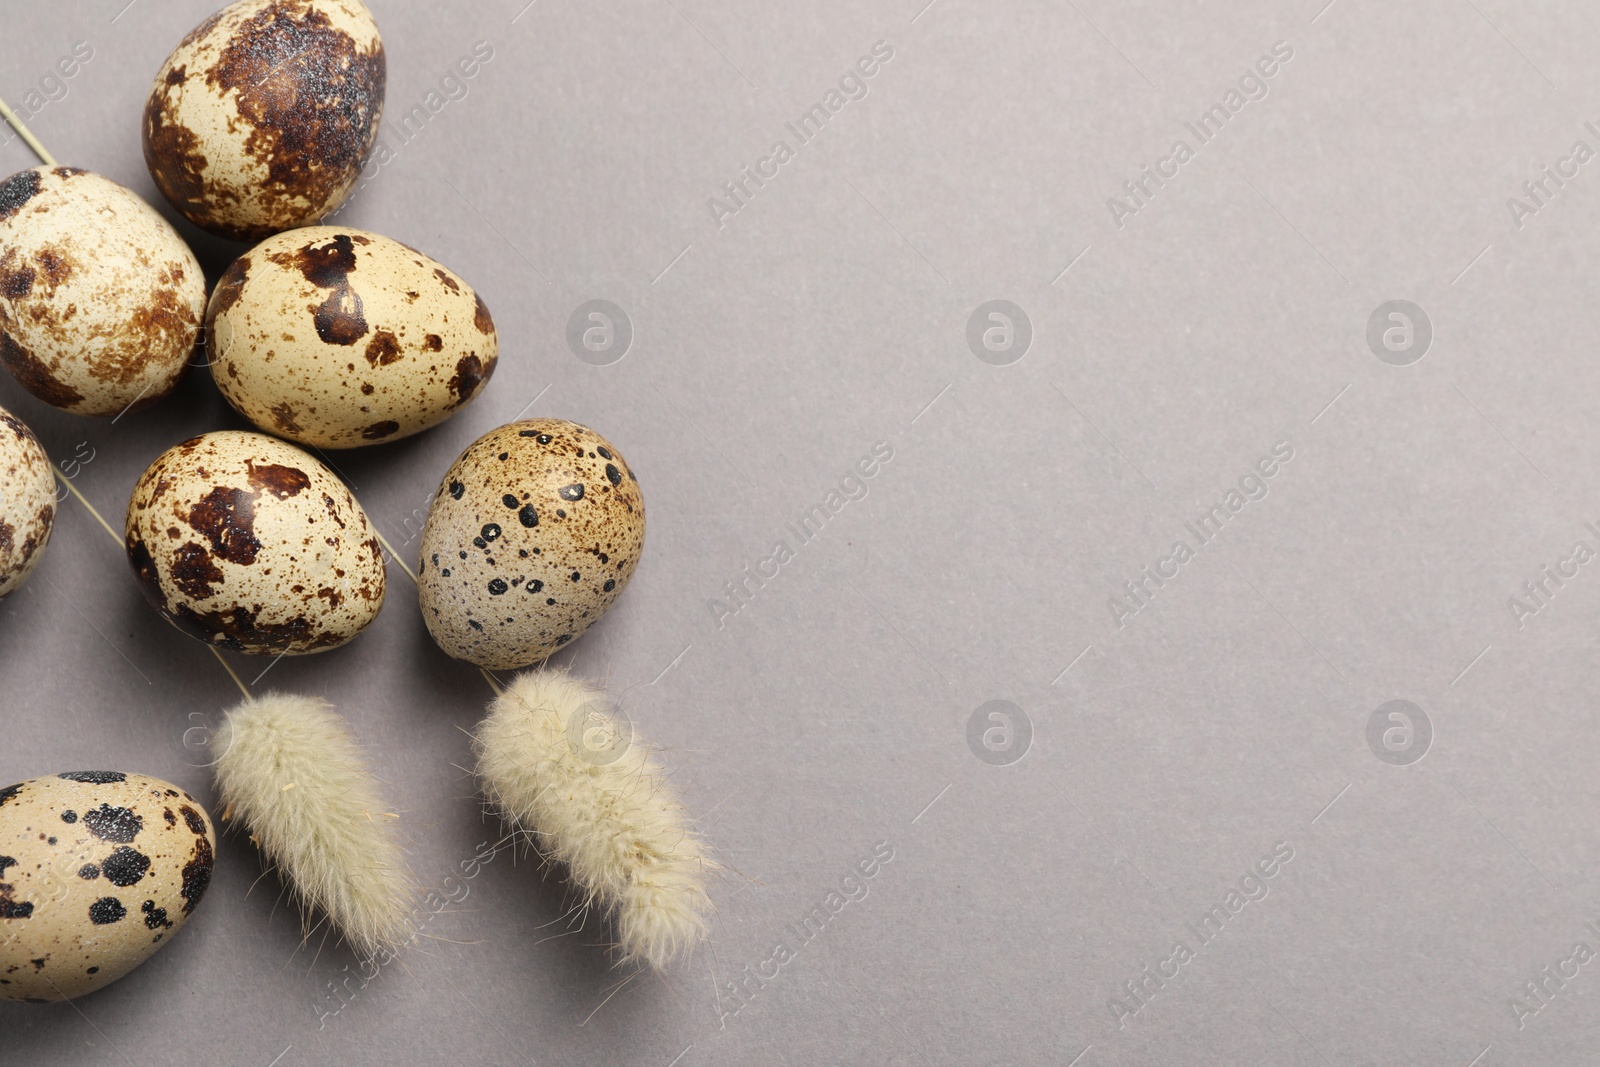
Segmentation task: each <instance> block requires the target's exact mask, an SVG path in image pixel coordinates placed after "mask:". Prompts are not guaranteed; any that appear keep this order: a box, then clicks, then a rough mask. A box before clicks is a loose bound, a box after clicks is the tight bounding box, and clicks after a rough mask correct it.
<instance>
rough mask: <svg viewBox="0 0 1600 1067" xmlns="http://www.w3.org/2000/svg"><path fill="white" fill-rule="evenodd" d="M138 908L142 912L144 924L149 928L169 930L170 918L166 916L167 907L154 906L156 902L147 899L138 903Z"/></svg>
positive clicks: (170, 926)
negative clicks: (140, 903)
mask: <svg viewBox="0 0 1600 1067" xmlns="http://www.w3.org/2000/svg"><path fill="white" fill-rule="evenodd" d="M139 910H140V911H142V912H143V913H144V925H145V928H146V929H149V930H170V929H172V920H171V919H169V918H167V909H166V908H158V907H156V902H155V901H153V900H147V901H145V902H144V903H143V904H142V905H140V907H139Z"/></svg>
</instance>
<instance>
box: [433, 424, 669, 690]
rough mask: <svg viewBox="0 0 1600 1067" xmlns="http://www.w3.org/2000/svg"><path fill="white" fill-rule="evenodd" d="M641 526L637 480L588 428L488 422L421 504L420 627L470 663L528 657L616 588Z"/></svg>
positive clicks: (580, 626) (640, 545)
mask: <svg viewBox="0 0 1600 1067" xmlns="http://www.w3.org/2000/svg"><path fill="white" fill-rule="evenodd" d="M644 525H645V523H644V497H643V496H642V495H641V494H640V492H639V482H638V479H637V478H635V477H634V475H633V471H632V470H631V469H630V468H629V466H628V464H627V462H626V461H625V460H624V459H623V458H622V454H621V453H620V452H618V451H617V449H616V447H615V446H614V445H612V444H611V442H609V441H607V440H606V439H605V438H604V437H601V436H600V435H599V434H597V433H595V432H594V431H593V430H591V429H589V428H588V427H585V426H579V425H578V424H577V423H575V422H567V421H566V420H564V419H529V420H527V421H524V422H513V423H511V424H509V425H506V426H501V427H500V428H499V429H496V430H491V431H489V432H488V433H486V434H484V435H483V436H482V437H480V438H478V440H476V441H474V442H473V443H472V445H471V446H470V447H469V448H468V449H467V450H466V451H465V452H463V453H462V454H461V456H460V458H458V459H457V460H456V461H455V464H454V465H453V466H451V468H450V471H449V473H447V474H446V475H445V477H444V481H443V482H441V483H440V485H439V491H438V492H437V493H436V494H435V495H434V498H433V503H432V504H431V505H430V506H429V509H428V521H427V524H426V525H425V526H424V527H423V531H422V559H421V563H420V564H419V566H418V568H417V576H418V577H417V582H418V587H419V591H420V595H421V602H422V618H423V620H424V622H426V623H427V626H428V632H429V633H431V634H432V635H433V639H434V640H435V641H436V642H438V644H439V647H440V648H442V649H444V650H445V651H446V652H448V653H449V654H450V655H452V656H454V657H455V658H456V659H461V660H466V661H467V662H468V663H474V664H477V665H478V666H480V667H487V668H489V669H491V670H513V669H515V668H519V667H526V666H528V665H529V664H531V663H537V662H539V661H540V660H543V659H545V658H546V657H548V656H549V655H550V654H551V653H552V652H554V651H556V650H557V649H559V648H562V647H563V646H565V645H566V644H567V643H568V642H570V641H572V640H574V639H575V638H577V637H578V636H580V635H581V634H582V633H583V632H584V631H585V630H587V629H588V628H589V627H591V626H593V625H594V624H595V623H596V622H597V621H599V619H600V616H601V615H603V614H605V612H606V611H607V609H609V608H610V607H611V605H612V604H613V603H614V602H615V601H616V599H617V598H618V597H619V596H621V595H622V590H623V589H624V588H626V586H627V584H628V580H629V579H630V578H632V577H633V572H634V569H635V568H636V567H637V566H638V565H639V556H640V554H641V553H642V552H643V551H644Z"/></svg>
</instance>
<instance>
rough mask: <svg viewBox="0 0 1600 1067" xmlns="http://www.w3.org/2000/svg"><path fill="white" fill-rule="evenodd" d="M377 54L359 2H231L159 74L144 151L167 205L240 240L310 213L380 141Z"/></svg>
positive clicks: (335, 199) (334, 198)
mask: <svg viewBox="0 0 1600 1067" xmlns="http://www.w3.org/2000/svg"><path fill="white" fill-rule="evenodd" d="M385 81H386V64H385V60H384V53H383V41H382V39H381V38H380V37H379V35H378V27H377V24H376V23H375V22H373V19H372V13H371V12H369V11H368V10H367V9H366V7H365V6H364V5H362V4H361V2H360V0H240V2H239V3H235V4H230V5H229V6H227V7H225V8H223V9H222V10H221V11H219V12H217V13H216V14H215V15H212V16H211V17H210V18H208V19H206V20H205V21H204V22H202V23H201V24H200V25H199V26H196V27H195V28H194V30H193V31H191V32H190V33H189V35H188V36H187V37H185V38H184V39H183V41H182V43H180V44H179V45H178V47H177V48H176V49H175V50H174V51H173V53H172V55H170V56H168V57H167V61H166V63H164V64H163V65H162V67H161V70H160V72H158V73H157V74H156V79H155V84H154V86H153V87H152V88H151V90H150V98H149V100H148V101H147V102H146V104H145V110H144V131H143V133H144V158H145V163H146V164H147V165H148V166H149V168H150V176H151V177H152V178H154V179H155V182H156V186H157V187H158V188H159V189H160V190H161V193H162V195H163V196H165V197H166V198H167V199H168V200H169V201H171V203H172V206H173V207H175V208H177V209H178V210H179V211H181V212H183V214H184V215H186V216H187V217H188V218H189V220H190V221H191V222H193V223H194V224H195V225H196V226H200V227H202V228H204V229H207V230H210V231H211V232H213V233H217V234H221V235H222V236H224V237H232V238H236V239H238V240H253V239H256V238H260V237H265V236H267V235H268V234H272V233H277V232H278V231H280V230H287V229H289V228H291V227H294V226H304V225H306V224H308V223H312V222H316V221H317V220H318V219H321V218H323V217H325V216H326V215H328V214H329V213H331V212H333V211H335V210H337V209H338V208H339V206H340V205H341V204H343V203H344V202H345V200H346V199H347V198H348V197H349V196H350V193H351V191H352V190H354V188H355V183H356V179H357V178H359V177H360V174H361V161H362V159H363V158H364V157H365V156H366V154H367V153H368V152H369V151H371V150H372V146H373V144H374V142H375V141H376V140H377V135H378V123H379V120H380V118H381V116H382V114H383V96H384V87H385Z"/></svg>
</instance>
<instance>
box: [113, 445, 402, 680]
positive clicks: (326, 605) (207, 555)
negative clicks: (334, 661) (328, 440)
mask: <svg viewBox="0 0 1600 1067" xmlns="http://www.w3.org/2000/svg"><path fill="white" fill-rule="evenodd" d="M126 535H127V547H128V562H129V563H130V564H131V565H132V566H133V571H134V574H135V575H137V576H138V579H139V585H140V588H141V589H142V590H143V592H144V595H145V599H147V600H149V601H150V603H151V604H153V605H155V608H156V610H157V611H159V612H160V613H161V614H162V616H163V617H164V618H166V620H167V621H168V622H170V623H172V624H173V625H174V626H176V627H177V628H178V629H180V630H182V631H183V632H184V633H187V634H189V635H191V636H193V637H197V638H199V639H200V640H202V641H206V642H209V643H211V644H213V645H216V646H218V647H220V648H227V649H232V650H233V651H235V652H251V653H256V654H260V655H278V654H282V655H289V656H299V655H305V654H307V653H311V652H321V651H324V650H325V649H330V648H337V647H338V646H340V645H342V644H344V643H345V642H347V641H349V640H350V639H351V638H353V637H355V636H356V634H358V633H360V632H361V631H362V629H363V628H364V627H366V625H367V624H368V623H370V622H371V621H372V620H373V619H374V618H376V617H377V615H378V610H379V609H380V608H381V607H383V593H384V562H383V552H382V549H381V548H380V546H379V542H378V538H377V535H376V534H375V533H374V532H373V529H372V525H371V524H370V523H369V522H368V521H367V514H366V512H364V511H363V510H361V505H360V504H358V503H356V499H355V497H353V496H351V495H350V491H349V490H348V489H346V488H345V487H344V484H343V483H342V482H340V481H339V479H338V478H336V477H334V475H333V472H332V471H330V470H329V469H328V468H327V467H325V466H323V465H322V464H321V463H319V462H318V461H317V460H315V459H313V458H312V457H310V456H308V455H306V454H305V453H304V452H302V451H300V450H299V449H298V448H295V447H294V446H293V445H287V444H284V443H283V442H282V441H279V440H277V439H275V438H271V437H266V436H263V435H261V434H256V433H242V432H239V431H237V430H222V431H218V432H216V433H208V434H203V435H202V436H200V437H195V438H192V439H191V440H188V441H185V442H183V443H182V444H180V445H177V446H175V447H173V448H170V449H168V450H167V451H166V452H163V453H162V454H161V455H160V456H159V457H158V458H157V459H156V461H155V462H154V463H152V464H151V465H150V467H149V469H148V470H146V471H145V472H144V474H143V475H142V476H141V477H140V479H139V481H138V484H136V485H135V486H134V488H133V497H132V499H131V500H129V501H128V518H127V525H126Z"/></svg>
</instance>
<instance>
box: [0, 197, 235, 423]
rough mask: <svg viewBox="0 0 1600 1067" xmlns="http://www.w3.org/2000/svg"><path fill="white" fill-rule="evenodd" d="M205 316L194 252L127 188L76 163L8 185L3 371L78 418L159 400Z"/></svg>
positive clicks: (0, 293)
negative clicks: (75, 166) (74, 165)
mask: <svg viewBox="0 0 1600 1067" xmlns="http://www.w3.org/2000/svg"><path fill="white" fill-rule="evenodd" d="M205 310H206V279H205V275H204V274H202V273H201V271H200V264H199V262H198V261H196V260H195V258H194V253H193V252H191V251H190V250H189V246H188V245H187V244H185V243H184V241H183V238H182V237H179V236H178V231H176V230H174V229H173V228H172V227H171V225H169V224H168V223H167V220H166V219H163V218H162V217H161V216H160V215H158V214H156V212H155V209H154V208H152V207H151V206H150V205H149V204H147V203H145V202H144V201H143V200H141V199H139V197H138V196H136V195H134V194H133V193H131V192H129V191H128V190H126V189H124V188H123V187H122V186H120V185H118V184H117V183H116V182H114V181H111V180H110V179H108V178H102V177H100V176H99V175H98V174H90V173H89V172H87V171H82V170H77V169H75V168H73V167H36V168H34V169H33V170H24V171H20V172H18V173H16V174H13V175H12V176H11V177H9V178H7V179H6V180H5V181H4V182H0V363H4V364H5V366H6V369H7V370H9V371H10V372H11V374H12V375H13V376H14V377H15V378H16V379H17V381H18V382H20V383H21V384H22V387H23V388H24V389H26V390H28V392H30V393H32V394H33V395H34V396H36V397H38V398H39V399H40V400H43V401H44V402H45V403H47V404H51V405H53V406H55V407H58V408H61V409H62V410H64V411H70V412H72V413H74V414H76V415H109V416H115V415H120V414H121V413H122V412H124V411H127V410H129V409H130V408H133V409H137V408H141V407H147V406H149V405H151V404H154V403H155V402H156V401H158V400H160V399H161V398H162V397H164V396H166V395H167V394H168V393H170V392H172V390H173V389H175V388H176V387H177V385H178V380H179V379H180V378H182V377H183V372H184V370H185V369H186V368H187V367H188V365H189V357H190V356H191V355H192V354H193V353H194V345H195V338H196V337H197V336H198V335H199V332H200V320H201V318H202V317H203V316H204V315H205Z"/></svg>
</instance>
